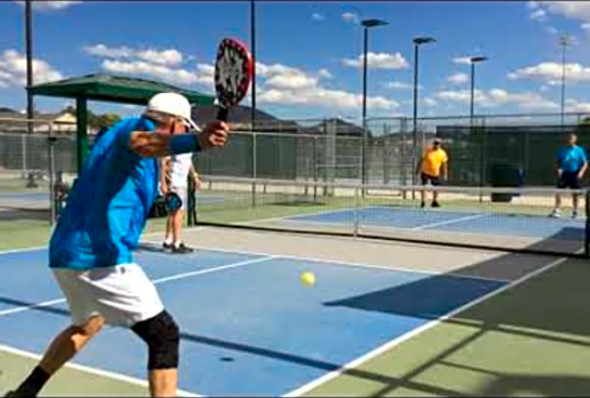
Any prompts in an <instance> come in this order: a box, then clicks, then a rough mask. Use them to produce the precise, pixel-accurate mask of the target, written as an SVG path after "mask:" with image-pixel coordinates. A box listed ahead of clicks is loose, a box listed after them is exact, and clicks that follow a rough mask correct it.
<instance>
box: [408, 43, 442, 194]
mask: <svg viewBox="0 0 590 398" xmlns="http://www.w3.org/2000/svg"><path fill="white" fill-rule="evenodd" d="M435 42H436V40H435V39H434V38H432V37H415V38H414V128H413V133H412V186H415V185H416V164H417V159H416V158H417V157H418V152H417V149H418V57H419V51H418V50H419V48H420V45H422V44H428V43H435ZM404 167H405V166H404ZM415 194H416V192H415V191H413V190H412V199H414V198H415Z"/></svg>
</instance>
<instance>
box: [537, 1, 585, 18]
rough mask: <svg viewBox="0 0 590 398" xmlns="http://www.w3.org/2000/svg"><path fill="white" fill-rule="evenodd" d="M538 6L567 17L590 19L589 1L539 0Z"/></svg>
mask: <svg viewBox="0 0 590 398" xmlns="http://www.w3.org/2000/svg"><path fill="white" fill-rule="evenodd" d="M539 6H540V7H542V8H544V9H546V10H547V11H548V12H550V13H552V14H556V15H560V16H562V17H565V18H568V19H573V20H579V21H590V3H589V2H587V1H541V2H539Z"/></svg>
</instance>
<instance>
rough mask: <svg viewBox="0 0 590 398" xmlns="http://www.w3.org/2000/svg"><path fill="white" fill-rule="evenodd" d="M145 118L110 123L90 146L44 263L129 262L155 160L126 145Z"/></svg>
mask: <svg viewBox="0 0 590 398" xmlns="http://www.w3.org/2000/svg"><path fill="white" fill-rule="evenodd" d="M153 129H154V124H153V123H152V122H151V121H149V120H147V119H145V118H127V119H124V120H121V121H120V122H118V123H117V124H115V125H114V126H113V127H112V128H111V129H110V130H109V131H107V132H106V133H105V134H104V135H103V136H102V137H101V139H100V140H99V141H98V142H97V144H96V145H95V146H94V148H93V150H92V153H91V154H90V157H89V159H88V161H87V163H86V164H85V166H84V169H83V171H82V173H81V174H80V177H79V178H78V180H77V182H76V183H75V185H74V187H73V188H72V190H71V192H70V194H69V196H68V200H67V204H66V207H65V208H64V209H63V211H62V212H61V214H60V216H59V219H58V222H57V226H56V228H55V230H54V232H53V235H52V237H51V242H50V244H49V266H50V267H52V268H69V269H75V270H87V269H92V268H99V267H110V266H114V265H118V264H125V263H131V262H132V254H131V252H132V250H133V249H135V248H136V247H137V244H138V242H139V238H140V235H141V232H142V231H143V228H144V226H145V222H146V219H147V216H148V213H149V211H150V209H151V207H152V205H153V203H154V201H155V198H156V195H157V191H158V182H159V177H158V162H157V160H156V159H154V158H144V157H141V156H139V155H138V154H136V153H135V152H133V151H132V150H131V149H130V147H129V140H130V135H131V133H132V132H133V131H138V130H142V131H153Z"/></svg>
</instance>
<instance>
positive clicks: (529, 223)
mask: <svg viewBox="0 0 590 398" xmlns="http://www.w3.org/2000/svg"><path fill="white" fill-rule="evenodd" d="M432 229H433V230H437V231H453V232H466V233H470V232H472V233H479V234H488V235H509V236H522V237H530V238H551V239H560V240H566V241H576V242H584V239H585V238H584V235H585V226H584V221H580V220H571V219H556V218H549V217H539V216H518V217H511V216H505V215H500V214H494V215H490V216H488V217H483V218H476V219H472V220H466V221H461V220H458V221H457V222H455V223H452V224H447V225H441V226H440V227H433V228H432Z"/></svg>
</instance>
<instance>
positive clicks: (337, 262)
mask: <svg viewBox="0 0 590 398" xmlns="http://www.w3.org/2000/svg"><path fill="white" fill-rule="evenodd" d="M144 242H146V243H158V242H153V241H144ZM193 247H195V248H196V249H199V250H204V251H214V252H221V253H238V254H249V255H253V256H269V257H272V258H275V259H281V258H285V259H291V260H301V261H311V262H317V263H324V264H331V265H336V266H338V265H340V266H350V267H358V268H368V269H379V270H385V271H401V272H413V273H416V274H424V275H435V276H437V275H446V276H449V277H452V278H459V279H475V280H483V281H489V282H500V283H509V282H512V280H510V279H496V278H486V277H484V276H472V275H462V274H454V273H453V270H449V271H429V270H424V269H413V268H402V267H394V266H388V265H378V264H364V263H355V262H351V261H341V260H327V259H322V258H317V257H306V256H297V255H289V254H275V255H271V254H269V253H263V252H257V251H250V250H234V249H223V248H217V247H209V246H206V247H205V246H198V245H196V246H193ZM494 253H495V252H494Z"/></svg>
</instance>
